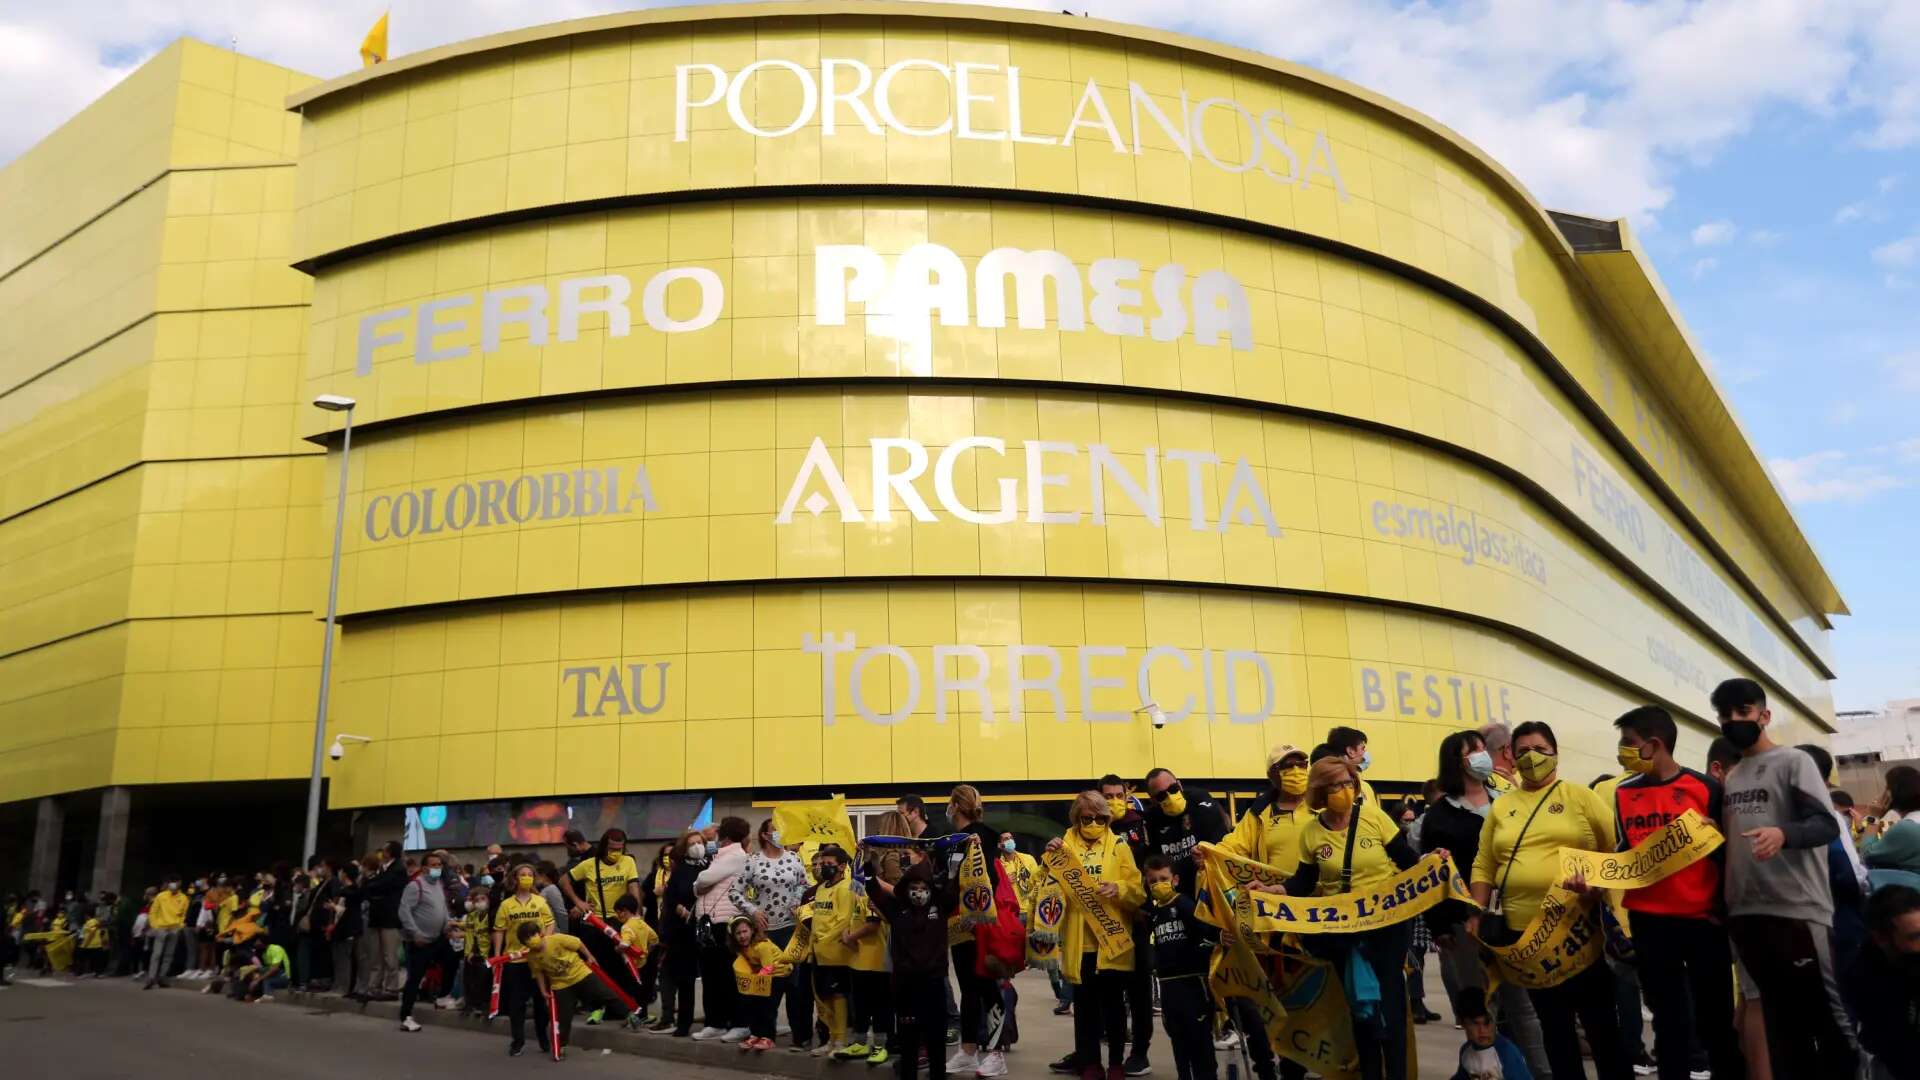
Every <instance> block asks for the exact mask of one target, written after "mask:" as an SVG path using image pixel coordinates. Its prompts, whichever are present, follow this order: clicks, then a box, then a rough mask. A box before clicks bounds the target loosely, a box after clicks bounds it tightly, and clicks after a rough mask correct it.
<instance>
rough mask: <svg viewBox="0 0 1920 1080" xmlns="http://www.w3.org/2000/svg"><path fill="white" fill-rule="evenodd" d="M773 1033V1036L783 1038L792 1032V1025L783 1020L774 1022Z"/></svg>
mask: <svg viewBox="0 0 1920 1080" xmlns="http://www.w3.org/2000/svg"><path fill="white" fill-rule="evenodd" d="M773 1033H774V1035H775V1036H777V1037H779V1038H782V1039H784V1038H786V1037H787V1036H789V1035H791V1034H793V1027H792V1026H791V1025H789V1024H788V1023H787V1022H786V1021H785V1020H782V1021H780V1022H779V1023H778V1024H775V1025H774V1026H773Z"/></svg>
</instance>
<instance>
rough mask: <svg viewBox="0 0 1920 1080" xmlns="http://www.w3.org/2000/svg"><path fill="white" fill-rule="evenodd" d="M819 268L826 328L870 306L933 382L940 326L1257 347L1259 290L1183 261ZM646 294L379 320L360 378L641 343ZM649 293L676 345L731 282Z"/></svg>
mask: <svg viewBox="0 0 1920 1080" xmlns="http://www.w3.org/2000/svg"><path fill="white" fill-rule="evenodd" d="M813 260H814V266H813V280H814V296H813V306H814V319H815V321H816V323H817V324H818V325H820V326H845V325H847V322H848V319H849V307H850V306H851V305H858V306H859V309H860V311H861V313H862V314H864V316H865V321H866V332H867V333H868V334H869V335H871V336H874V337H878V338H883V339H889V340H892V341H896V342H898V343H899V344H900V350H899V355H900V364H901V367H902V369H903V370H904V371H906V372H907V373H909V374H914V375H926V374H930V373H931V372H932V340H933V325H934V323H935V322H936V321H937V322H938V323H939V325H941V326H977V327H981V328H985V329H1003V328H1005V327H1006V326H1008V325H1009V320H1011V322H1012V324H1013V325H1017V326H1019V327H1020V328H1022V329H1030V330H1031V329H1043V328H1046V327H1048V326H1049V325H1052V326H1053V327H1054V328H1056V329H1058V330H1061V331H1063V332H1067V333H1084V332H1086V331H1087V329H1088V328H1089V326H1091V328H1092V329H1093V330H1094V331H1095V332H1097V333H1101V334H1109V335H1112V336H1115V337H1132V338H1151V339H1152V340H1154V341H1177V340H1179V339H1181V338H1188V337H1190V338H1191V339H1192V340H1193V342H1194V343H1195V344H1197V345H1206V346H1218V345H1221V344H1223V343H1224V344H1226V345H1228V346H1229V347H1230V348H1232V349H1234V350H1235V351H1237V352H1246V351H1250V350H1251V349H1252V348H1253V315H1252V311H1251V309H1250V308H1249V306H1248V302H1247V293H1246V290H1245V289H1244V288H1243V287H1241V284H1240V282H1239V281H1238V280H1237V279H1236V278H1234V276H1233V275H1231V274H1229V273H1227V272H1225V271H1223V270H1206V271H1201V272H1199V273H1197V274H1195V275H1193V278H1192V281H1191V284H1189V282H1188V272H1187V268H1186V267H1185V266H1183V265H1181V264H1179V263H1166V264H1163V265H1160V266H1157V267H1148V266H1145V265H1143V264H1142V263H1141V262H1140V260H1138V259H1128V258H1106V259H1095V260H1094V261H1093V262H1092V264H1091V265H1090V266H1088V267H1087V269H1086V272H1085V274H1084V276H1083V275H1082V272H1081V268H1080V267H1079V266H1078V265H1077V264H1075V263H1074V261H1073V260H1072V259H1070V258H1068V257H1067V256H1065V255H1063V254H1061V253H1060V252H1058V251H1027V250H1023V249H1020V248H1011V247H1003V248H995V249H994V250H992V251H989V252H987V253H986V254H985V255H982V256H980V258H979V259H978V260H977V261H976V262H975V263H974V266H973V269H972V271H971V272H969V271H968V269H967V265H966V263H965V262H964V261H962V259H961V257H960V255H959V254H958V253H956V252H955V251H954V250H953V249H952V248H949V247H946V246H944V245H941V244H915V245H913V246H912V247H910V248H908V249H907V250H906V251H904V252H901V253H900V254H899V255H898V256H895V257H889V256H887V255H883V254H881V253H880V252H878V251H876V250H874V249H873V248H871V247H868V246H866V245H864V244H825V245H822V246H820V247H817V248H815V249H814V255H813ZM676 283H677V284H678V285H679V289H678V290H675V289H674V286H675V285H676ZM634 285H635V283H634V281H633V280H632V279H631V278H629V277H628V276H627V275H625V274H592V275H585V276H580V277H569V278H561V279H559V280H558V281H557V282H555V283H553V284H552V285H512V286H504V287H500V288H493V289H487V290H484V291H482V292H479V293H462V294H458V295H454V296H444V297H437V298H435V299H432V300H428V301H426V302H424V303H421V304H417V305H408V306H404V307H395V308H388V309H385V310H382V311H375V312H371V313H369V314H367V315H363V316H361V318H360V325H359V332H358V336H357V348H356V351H355V358H354V372H355V373H356V374H359V375H371V374H372V373H373V365H374V360H375V358H376V353H377V352H378V350H380V349H382V348H386V347H388V346H403V347H405V346H411V349H412V353H413V361H414V363H416V364H429V363H436V362H439V361H444V360H459V359H463V358H465V357H469V356H472V355H473V354H474V353H475V352H478V353H479V354H481V355H485V354H487V353H492V352H497V351H499V349H500V347H501V344H502V342H503V341H505V340H507V337H508V332H509V330H510V329H511V331H512V333H513V334H514V335H515V336H516V337H517V338H524V339H525V340H526V341H527V342H528V343H529V344H531V345H540V346H544V345H545V344H547V342H548V341H562V342H565V341H575V340H577V339H578V338H579V336H580V329H581V323H582V320H583V319H585V318H586V317H587V316H590V315H599V316H603V317H604V319H605V322H604V326H605V329H606V334H607V336H608V337H626V336H627V335H629V334H631V333H633V332H634V322H635V319H634V314H635V313H634V311H633V307H632V300H633V297H634V293H635V287H634ZM638 291H639V294H640V311H639V316H640V321H641V323H642V324H643V325H644V326H646V327H649V328H651V329H652V330H655V331H658V332H660V333H663V334H684V333H691V332H693V331H696V330H704V329H706V328H707V327H709V326H711V325H713V323H714V322H715V321H716V320H718V319H719V318H720V314H721V312H722V310H723V308H724V306H725V303H726V288H725V285H724V284H723V283H722V281H721V279H720V276H719V275H718V274H716V273H714V272H713V271H712V270H709V269H707V268H705V267H699V266H681V267H673V268H670V269H667V270H662V271H660V272H659V273H657V274H654V275H653V276H652V277H650V278H648V279H647V280H646V281H645V282H643V283H641V287H640V289H639V290H638ZM1009 294H1011V296H1012V298H1013V302H1012V304H1011V305H1009V304H1008V300H1007V298H1008V296H1009ZM1049 296H1051V297H1052V299H1053V308H1052V310H1053V315H1054V319H1053V321H1052V323H1051V324H1049V321H1048V319H1047V314H1048V305H1047V300H1048V297H1049ZM676 312H678V314H677V315H676ZM475 329H477V331H478V341H477V344H476V343H474V342H473V338H474V336H475V335H474V333H473V331H474V330H475Z"/></svg>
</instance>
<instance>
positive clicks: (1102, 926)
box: [1042, 845, 1133, 960]
mask: <svg viewBox="0 0 1920 1080" xmlns="http://www.w3.org/2000/svg"><path fill="white" fill-rule="evenodd" d="M1042 858H1043V859H1045V860H1046V864H1047V869H1048V870H1051V871H1052V872H1053V877H1054V880H1056V881H1058V882H1059V883H1060V888H1061V891H1062V892H1064V893H1065V894H1066V895H1068V896H1071V897H1072V898H1073V902H1074V904H1076V905H1077V906H1078V907H1079V908H1080V910H1081V911H1082V912H1084V913H1085V915H1084V917H1085V918H1086V920H1087V925H1088V926H1089V927H1090V928H1092V930H1093V941H1094V947H1095V948H1096V949H1098V950H1099V951H1100V955H1101V956H1104V957H1106V958H1107V959H1108V960H1114V959H1118V958H1119V957H1121V956H1125V955H1126V954H1127V953H1128V952H1130V951H1132V949H1133V927H1132V926H1130V925H1128V922H1127V920H1125V919H1122V918H1120V917H1119V915H1118V914H1117V913H1116V912H1115V911H1114V909H1112V908H1110V907H1108V906H1107V904H1106V901H1105V900H1103V899H1101V897H1100V894H1099V893H1098V892H1096V891H1094V889H1095V886H1096V884H1097V883H1096V882H1095V881H1094V880H1093V877H1092V875H1090V874H1088V873H1087V867H1086V864H1085V863H1083V862H1081V861H1080V856H1078V855H1075V854H1074V853H1073V852H1071V851H1069V850H1067V848H1066V846H1065V845H1061V846H1059V847H1056V848H1054V849H1053V850H1052V851H1049V852H1047V853H1046V854H1045V855H1043V856H1042Z"/></svg>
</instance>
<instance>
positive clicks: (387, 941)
mask: <svg viewBox="0 0 1920 1080" xmlns="http://www.w3.org/2000/svg"><path fill="white" fill-rule="evenodd" d="M380 854H381V857H382V858H384V859H385V860H386V862H385V863H384V864H383V865H382V866H381V867H380V870H379V871H378V872H377V873H375V874H373V875H372V876H371V877H368V878H367V879H366V880H365V881H363V882H362V883H361V888H362V889H363V890H364V891H365V893H366V898H367V930H366V937H368V938H371V939H373V940H372V941H371V942H370V943H366V944H363V945H362V946H361V951H362V953H363V954H364V956H365V959H366V964H367V977H366V979H365V980H364V981H363V982H362V989H363V991H364V992H365V994H366V995H367V997H368V999H369V1000H373V1001H391V1000H395V999H397V998H398V996H399V995H398V991H399V983H400V980H401V968H400V892H401V890H403V889H405V888H406V887H407V866H406V861H405V860H404V859H403V858H402V857H401V852H400V841H398V840H389V841H387V846H386V847H384V848H382V849H381V850H380Z"/></svg>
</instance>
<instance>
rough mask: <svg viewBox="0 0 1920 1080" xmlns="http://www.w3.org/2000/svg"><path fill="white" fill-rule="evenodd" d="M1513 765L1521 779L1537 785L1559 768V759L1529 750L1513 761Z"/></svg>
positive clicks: (1554, 755)
mask: <svg viewBox="0 0 1920 1080" xmlns="http://www.w3.org/2000/svg"><path fill="white" fill-rule="evenodd" d="M1513 765H1514V768H1515V769H1517V770H1519V772H1520V778H1521V779H1523V780H1525V781H1526V782H1527V783H1529V784H1538V783H1540V782H1541V781H1543V780H1545V779H1546V778H1547V777H1549V776H1552V775H1553V771H1554V770H1555V769H1558V768H1559V767H1560V758H1559V756H1558V755H1556V754H1549V753H1546V752H1544V751H1540V750H1529V751H1527V752H1526V753H1524V754H1521V755H1520V756H1519V757H1518V758H1517V759H1515V761H1514V763H1513Z"/></svg>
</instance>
